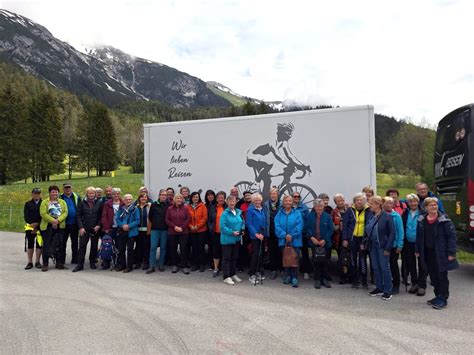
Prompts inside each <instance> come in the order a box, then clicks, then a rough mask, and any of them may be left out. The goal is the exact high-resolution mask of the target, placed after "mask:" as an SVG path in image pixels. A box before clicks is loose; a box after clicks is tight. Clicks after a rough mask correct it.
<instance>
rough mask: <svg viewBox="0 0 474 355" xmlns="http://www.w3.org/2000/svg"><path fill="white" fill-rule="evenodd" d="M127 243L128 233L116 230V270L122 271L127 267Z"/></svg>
mask: <svg viewBox="0 0 474 355" xmlns="http://www.w3.org/2000/svg"><path fill="white" fill-rule="evenodd" d="M127 241H128V232H125V231H124V230H122V229H117V236H116V238H115V245H116V247H117V250H118V255H117V268H120V269H123V268H125V267H127V263H126V259H125V251H126V249H127Z"/></svg>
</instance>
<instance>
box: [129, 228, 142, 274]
mask: <svg viewBox="0 0 474 355" xmlns="http://www.w3.org/2000/svg"><path fill="white" fill-rule="evenodd" d="M145 233H146V232H145ZM138 249H139V247H138V236H136V237H131V238H128V239H127V269H133V265H134V264H137V256H138Z"/></svg>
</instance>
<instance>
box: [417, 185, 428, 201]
mask: <svg viewBox="0 0 474 355" xmlns="http://www.w3.org/2000/svg"><path fill="white" fill-rule="evenodd" d="M416 193H417V194H418V196H420V197H421V198H425V197H427V196H428V186H426V185H420V186H418V188H417V189H416Z"/></svg>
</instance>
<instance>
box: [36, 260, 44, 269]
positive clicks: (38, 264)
mask: <svg viewBox="0 0 474 355" xmlns="http://www.w3.org/2000/svg"><path fill="white" fill-rule="evenodd" d="M42 267H43V265H41V263H40V262H39V261H37V262H36V263H35V268H37V269H41V268H42Z"/></svg>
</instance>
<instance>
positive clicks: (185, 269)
mask: <svg viewBox="0 0 474 355" xmlns="http://www.w3.org/2000/svg"><path fill="white" fill-rule="evenodd" d="M183 274H185V275H189V269H188V268H187V267H185V268H183Z"/></svg>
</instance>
